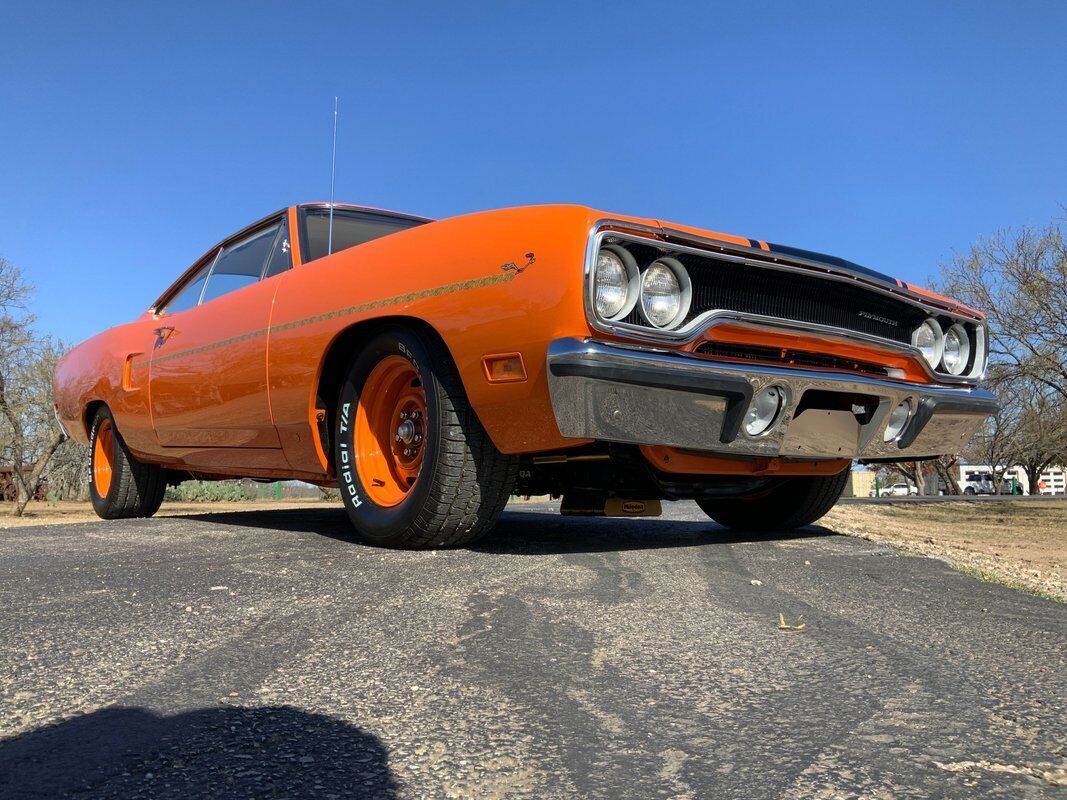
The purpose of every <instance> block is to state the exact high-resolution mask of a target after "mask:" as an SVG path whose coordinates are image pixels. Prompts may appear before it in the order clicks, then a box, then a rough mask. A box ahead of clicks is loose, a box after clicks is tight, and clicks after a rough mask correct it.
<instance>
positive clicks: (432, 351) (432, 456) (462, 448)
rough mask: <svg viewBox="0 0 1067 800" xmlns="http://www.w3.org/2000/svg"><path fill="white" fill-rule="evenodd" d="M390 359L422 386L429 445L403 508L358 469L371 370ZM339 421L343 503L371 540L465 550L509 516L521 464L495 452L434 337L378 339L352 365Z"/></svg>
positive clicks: (402, 330) (387, 332)
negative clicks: (387, 500) (379, 496)
mask: <svg viewBox="0 0 1067 800" xmlns="http://www.w3.org/2000/svg"><path fill="white" fill-rule="evenodd" d="M390 356H400V357H402V358H404V359H407V361H408V362H410V364H411V365H412V366H413V367H414V369H415V372H416V373H417V376H418V377H417V381H419V382H421V388H422V392H423V394H424V395H425V408H426V414H425V417H426V418H425V442H424V444H423V447H424V449H423V451H422V465H421V468H420V470H419V472H418V477H417V478H416V479H415V483H414V484H413V485H412V486H411V487H410V490H408V492H407V495H406V496H405V497H404V498H403V499H402V500H401V501H400V502H399V503H398V504H395V505H380V504H378V503H376V502H375V501H374V500H373V499H372V498H371V495H370V493H369V492H368V491H367V488H366V487H365V486H364V485H363V482H362V479H361V477H360V474H359V469H358V468H357V465H356V463H355V460H356V459H355V452H356V451H355V445H354V438H353V436H354V434H353V429H354V427H355V425H354V423H355V418H356V411H357V406H358V404H359V400H360V396H361V392H362V391H363V388H364V385H365V383H366V381H367V378H368V376H369V375H370V373H371V370H372V369H374V367H375V366H377V365H378V364H379V363H380V362H381V361H382V360H383V359H386V358H388V357H390ZM334 416H335V420H334V437H333V451H334V464H335V465H336V467H337V478H338V483H339V484H340V488H341V497H342V498H343V500H344V504H345V510H346V511H347V512H348V517H349V519H350V520H351V522H352V525H353V527H354V528H355V529H356V531H357V533H359V535H360V536H361V537H362V538H363V539H364V540H365V541H367V542H369V543H371V544H375V545H380V546H384V547H397V548H410V549H415V548H436V547H457V546H461V545H466V544H470V543H472V542H474V541H476V540H477V539H479V538H481V537H482V536H484V535H485V534H486V533H488V532H489V530H490V529H491V528H492V526H493V525H494V524H495V523H496V520H497V518H498V517H499V516H500V513H501V512H502V511H503V510H504V505H505V504H506V503H507V501H508V497H509V496H510V495H511V490H512V487H513V486H514V484H515V478H516V475H517V471H518V458H517V457H516V456H508V455H504V454H503V453H501V452H500V451H499V450H497V449H496V446H495V445H494V444H493V442H492V440H491V439H490V438H489V435H488V434H487V433H486V432H485V429H484V428H483V427H482V424H481V422H480V421H479V420H478V417H477V415H476V414H475V413H474V410H473V409H472V408H471V407H470V404H469V402H468V401H467V395H466V393H465V392H464V390H463V384H462V382H461V381H460V378H459V374H458V373H457V371H456V368H455V365H454V364H453V362H452V357H451V355H450V354H449V352H448V350H447V349H446V348H445V347H444V345H443V344H441V343H440V342H439V341H438V340H437V339H436V337H433V336H432V335H430V334H426V333H422V332H421V331H417V330H413V329H410V328H406V327H399V326H397V327H393V326H391V327H389V328H384V329H382V330H381V331H380V332H379V333H377V334H376V335H374V336H373V337H372V338H371V339H370V340H369V341H368V342H367V343H366V345H365V346H364V347H363V348H362V349H361V351H360V352H359V354H358V355H357V356H356V357H355V358H354V359H353V361H352V364H351V366H350V367H349V370H348V374H347V376H346V377H345V380H344V382H343V383H342V385H341V391H340V395H339V397H338V402H337V409H336V413H335V415H334Z"/></svg>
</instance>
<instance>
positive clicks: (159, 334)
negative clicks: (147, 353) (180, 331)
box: [154, 325, 174, 347]
mask: <svg viewBox="0 0 1067 800" xmlns="http://www.w3.org/2000/svg"><path fill="white" fill-rule="evenodd" d="M154 332H155V334H156V338H158V339H161V340H162V341H161V342H157V343H156V347H158V346H159V345H160V344H162V342H165V341H167V339H169V338H170V335H171V334H172V333H174V328H173V327H171V326H170V325H162V326H160V327H158V328H156V329H155V331H154Z"/></svg>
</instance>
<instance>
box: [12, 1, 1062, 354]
mask: <svg viewBox="0 0 1067 800" xmlns="http://www.w3.org/2000/svg"><path fill="white" fill-rule="evenodd" d="M3 17H4V28H5V33H4V36H3V40H4V46H3V49H2V50H0V122H2V124H0V254H2V255H4V256H6V257H7V258H9V259H11V260H12V261H15V262H16V263H18V264H20V265H21V266H22V267H23V268H24V270H25V271H26V272H27V274H28V275H29V276H30V278H31V279H32V280H33V282H34V283H35V284H36V286H37V287H38V296H37V298H36V300H35V304H34V310H35V312H36V313H37V315H38V317H39V320H40V326H41V328H42V329H43V330H46V331H48V332H51V333H54V334H56V335H59V336H61V337H63V338H65V339H67V340H70V341H76V340H80V339H82V338H85V337H87V336H89V335H91V334H93V333H95V332H96V331H98V330H100V329H102V328H105V327H107V326H109V325H114V324H117V323H120V322H123V321H125V320H128V319H131V318H133V317H134V316H136V315H137V314H138V313H140V312H141V311H143V310H144V308H145V307H146V306H147V305H148V304H149V303H150V302H151V301H152V300H153V299H155V297H156V296H157V295H158V294H159V292H160V291H161V290H162V289H163V288H165V287H166V286H167V285H168V284H169V283H170V281H171V280H172V279H173V278H174V277H175V276H176V275H177V274H179V273H180V272H181V271H183V270H184V269H185V268H186V267H187V266H188V265H189V264H190V263H191V262H192V261H193V260H194V259H195V258H196V257H197V256H199V255H200V254H201V253H202V252H203V251H204V250H205V249H206V248H207V247H209V246H210V245H211V244H213V243H214V242H216V241H217V240H219V239H220V238H222V237H224V236H225V235H227V234H229V233H231V232H233V231H234V230H236V229H238V228H240V227H243V226H244V225H245V224H247V223H249V222H251V221H253V220H255V219H258V218H259V217H261V216H263V215H265V214H267V213H269V212H270V211H273V210H275V209H277V208H280V207H282V206H284V205H287V204H289V203H291V202H297V201H301V200H311V199H323V198H325V197H327V196H328V192H329V166H330V159H329V155H330V154H329V144H330V142H329V137H330V125H331V116H332V102H333V96H334V95H335V94H338V95H340V96H341V104H342V116H341V125H340V133H339V143H338V176H337V196H338V199H344V200H349V201H354V202H363V203H367V204H370V205H377V206H382V207H386V208H395V209H401V210H406V211H411V212H415V213H419V214H424V215H427V216H433V217H442V216H449V215H452V214H458V213H464V212H468V211H475V210H480V209H486V208H493V207H499V206H510V205H525V204H533V203H552V202H578V203H585V204H588V205H592V206H595V207H598V208H603V209H607V210H611V211H618V212H625V213H633V214H638V215H645V216H653V217H659V218H662V219H668V220H673V221H676V222H681V223H687V224H692V225H699V226H704V227H708V228H712V229H717V230H722V231H728V232H733V233H739V234H742V235H749V236H753V237H758V238H762V239H768V240H770V241H775V242H781V243H785V244H793V245H797V246H801V247H808V248H811V249H814V250H821V251H824V252H830V253H834V254H836V255H840V256H843V257H846V258H850V259H852V260H854V261H858V262H860V263H863V264H867V265H868V266H871V267H875V268H877V269H881V270H883V271H886V272H890V273H893V274H895V275H897V276H898V277H902V278H904V279H906V280H910V281H920V282H921V281H924V280H925V279H926V278H927V277H928V276H930V275H931V274H933V273H934V272H935V271H936V266H937V264H938V262H939V261H941V260H944V259H946V258H949V257H951V255H952V254H953V253H954V252H960V251H963V250H966V249H967V247H968V246H969V245H970V243H971V242H973V241H974V240H975V239H976V238H977V237H978V236H979V235H981V234H983V233H987V232H990V231H992V230H994V229H995V228H997V227H1001V226H1016V225H1022V224H1041V223H1044V222H1047V221H1048V220H1049V219H1051V218H1052V217H1054V216H1056V215H1057V214H1059V213H1061V210H1062V207H1063V205H1064V204H1065V203H1067V150H1065V147H1064V141H1065V137H1067V134H1065V131H1067V89H1065V86H1067V47H1065V46H1064V42H1065V41H1067V4H1064V3H1061V2H1047V3H1046V2H1012V3H1007V2H1005V3H988V2H962V1H961V2H942V3H906V4H905V3H884V4H881V5H880V6H877V5H875V4H873V3H862V4H861V3H853V2H841V3H820V2H814V3H797V2H795V1H793V2H770V3H752V4H740V3H721V4H720V3H709V2H694V3H664V2H659V3H651V2H650V3H606V2H604V3H580V2H573V1H572V2H567V3H522V4H520V3H508V2H484V3H468V2H452V3H440V4H439V3H433V4H419V3H361V2H344V3H336V4H332V3H326V2H322V3H292V2H287V3H240V4H237V3H204V4H199V3H181V4H162V3H160V4H155V3H143V4H140V3H139V4H134V3H130V4H118V3H108V2H104V3H76V4H74V3H72V4H68V5H62V4H44V3H17V4H16V3H8V4H5V8H4V11H3Z"/></svg>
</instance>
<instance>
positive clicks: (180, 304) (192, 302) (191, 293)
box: [163, 260, 212, 314]
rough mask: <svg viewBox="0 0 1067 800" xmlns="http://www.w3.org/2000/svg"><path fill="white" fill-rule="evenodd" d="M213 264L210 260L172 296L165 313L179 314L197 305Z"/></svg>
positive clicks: (164, 310)
mask: <svg viewBox="0 0 1067 800" xmlns="http://www.w3.org/2000/svg"><path fill="white" fill-rule="evenodd" d="M211 264H212V261H211V260H209V261H208V262H207V264H205V265H204V267H203V269H201V270H200V271H199V272H198V273H196V275H194V276H193V278H192V279H191V280H190V281H189V282H188V283H186V284H185V286H184V287H183V288H181V289H179V290H178V293H177V294H176V295H174V297H172V298H171V300H170V302H169V303H167V306H166V308H164V309H163V313H165V314H177V313H179V312H181V311H187V310H188V309H190V308H195V307H196V304H197V303H199V302H200V293H201V292H202V291H203V290H204V281H206V280H207V274H208V271H209V270H210V269H211Z"/></svg>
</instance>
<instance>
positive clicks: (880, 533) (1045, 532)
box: [821, 500, 1067, 601]
mask: <svg viewBox="0 0 1067 800" xmlns="http://www.w3.org/2000/svg"><path fill="white" fill-rule="evenodd" d="M821 524H822V525H824V526H826V527H827V528H830V529H832V530H835V531H838V532H839V533H846V534H849V535H851V536H859V537H862V538H864V539H869V540H871V541H873V542H881V543H884V544H890V545H895V546H898V547H902V548H905V549H907V550H911V551H913V552H917V553H921V554H922V555H925V556H931V557H933V558H939V559H942V560H944V561H947V562H949V563H950V564H951V565H952V566H954V567H956V568H957V569H960V570H963V571H964V572H968V573H971V574H972V575H975V576H976V577H979V578H982V579H984V580H992V581H996V582H998V583H1007V584H1009V585H1014V586H1016V587H1018V588H1024V589H1027V590H1029V591H1032V592H1036V593H1038V594H1043V595H1046V596H1051V597H1054V598H1057V599H1059V600H1061V601H1067V501H1063V502H1041V503H1036V502H1026V501H1023V500H1005V501H1003V502H999V503H961V502H955V503H930V504H910V505H909V504H904V503H901V504H899V505H890V504H878V505H839V506H837V507H836V508H835V509H834V510H833V511H831V512H830V513H829V514H828V515H827V516H826V517H825V518H824V519H823V520H822V522H821Z"/></svg>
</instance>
